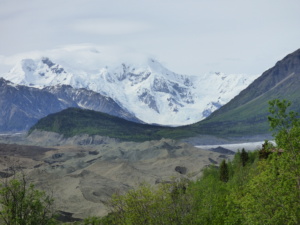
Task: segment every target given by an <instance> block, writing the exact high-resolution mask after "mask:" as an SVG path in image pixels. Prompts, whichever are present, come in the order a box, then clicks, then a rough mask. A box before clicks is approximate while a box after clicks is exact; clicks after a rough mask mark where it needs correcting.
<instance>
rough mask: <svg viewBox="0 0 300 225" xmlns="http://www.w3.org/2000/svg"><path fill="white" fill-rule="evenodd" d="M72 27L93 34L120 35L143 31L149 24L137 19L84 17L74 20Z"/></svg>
mask: <svg viewBox="0 0 300 225" xmlns="http://www.w3.org/2000/svg"><path fill="white" fill-rule="evenodd" d="M72 28H73V29H74V30H75V31H78V32H83V33H89V34H94V35H122V34H134V33H138V32H142V31H145V30H147V29H148V28H149V25H147V24H145V23H142V22H138V21H124V20H116V19H84V20H79V21H76V22H75V23H74V24H73V25H72Z"/></svg>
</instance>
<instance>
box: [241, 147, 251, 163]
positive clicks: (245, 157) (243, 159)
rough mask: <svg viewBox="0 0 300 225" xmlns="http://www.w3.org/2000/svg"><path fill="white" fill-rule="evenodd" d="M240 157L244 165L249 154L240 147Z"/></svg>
mask: <svg viewBox="0 0 300 225" xmlns="http://www.w3.org/2000/svg"><path fill="white" fill-rule="evenodd" d="M240 157H241V162H242V165H243V166H246V163H247V162H248V160H249V155H248V152H246V151H245V149H244V148H243V149H242V153H241V155H240Z"/></svg>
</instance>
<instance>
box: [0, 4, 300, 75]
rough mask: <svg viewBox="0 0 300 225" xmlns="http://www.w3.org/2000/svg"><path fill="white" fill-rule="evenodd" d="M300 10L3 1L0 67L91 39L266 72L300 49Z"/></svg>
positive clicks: (233, 69)
mask: <svg viewBox="0 0 300 225" xmlns="http://www.w3.org/2000/svg"><path fill="white" fill-rule="evenodd" d="M299 10H300V1H299V0H244V1H240V0H236V1H235V0H50V1H49V0H0V30H1V33H0V34H1V35H0V72H1V73H2V72H4V71H3V70H6V69H7V68H8V67H9V66H10V65H6V67H5V68H4V67H3V64H4V62H6V63H8V60H6V59H7V58H9V57H10V58H11V56H12V55H15V54H17V53H21V52H27V51H34V50H48V49H53V48H59V47H61V46H65V45H76V44H83V43H88V44H95V45H101V46H119V47H123V48H126V49H128V51H131V50H132V51H138V52H141V53H145V54H149V55H151V56H152V57H155V58H157V59H158V60H159V61H160V62H162V64H164V65H165V66H166V67H167V68H169V69H170V70H172V71H174V72H177V73H183V74H191V75H192V74H195V75H197V74H203V73H207V72H210V71H221V72H225V73H247V74H261V73H262V72H264V71H265V70H267V69H268V68H270V67H272V66H273V65H274V64H275V63H276V61H278V60H280V59H282V58H283V57H284V56H285V55H287V54H289V53H291V52H293V51H295V50H296V49H298V48H300V13H299ZM9 62H10V61H9ZM1 65H2V66H1Z"/></svg>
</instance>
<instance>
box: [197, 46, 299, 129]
mask: <svg viewBox="0 0 300 225" xmlns="http://www.w3.org/2000/svg"><path fill="white" fill-rule="evenodd" d="M276 98H277V99H287V100H290V101H292V108H291V109H292V110H294V111H296V112H300V49H298V50H297V51H295V52H293V53H291V54H289V55H287V56H286V57H284V58H283V59H282V60H280V61H279V62H277V63H276V64H275V66H274V67H272V68H271V69H269V70H267V71H266V72H264V73H263V74H262V75H261V76H260V77H259V78H257V79H256V80H255V81H254V82H253V83H252V84H250V85H249V86H248V87H247V88H246V89H245V90H243V91H242V92H241V93H240V94H239V95H237V96H236V97H235V98H233V99H232V100H231V101H230V102H229V103H227V104H226V105H224V106H223V107H222V108H220V109H219V110H217V111H215V112H214V113H212V114H211V115H210V116H209V117H208V118H207V119H205V120H204V121H201V122H199V123H196V124H194V125H193V126H192V127H193V129H195V130H197V132H198V133H206V134H226V135H245V134H253V133H256V134H258V133H267V132H269V130H268V123H267V116H268V114H269V113H268V101H270V100H273V99H276Z"/></svg>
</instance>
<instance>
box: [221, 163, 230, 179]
mask: <svg viewBox="0 0 300 225" xmlns="http://www.w3.org/2000/svg"><path fill="white" fill-rule="evenodd" d="M220 180H221V181H223V182H225V183H226V182H227V181H228V180H229V171H228V165H227V163H226V161H225V159H224V160H223V161H222V163H221V165H220Z"/></svg>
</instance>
